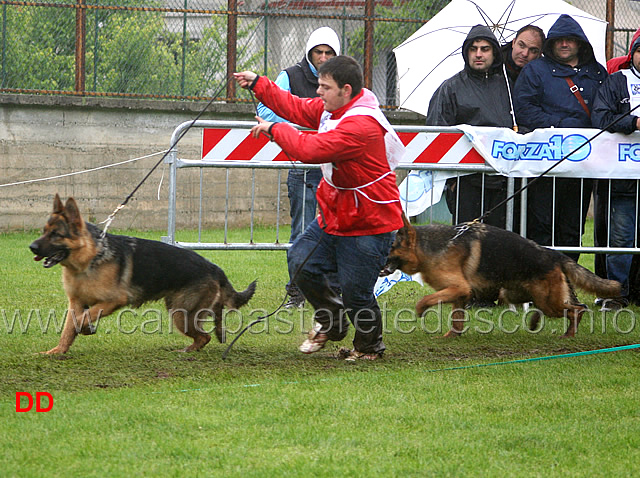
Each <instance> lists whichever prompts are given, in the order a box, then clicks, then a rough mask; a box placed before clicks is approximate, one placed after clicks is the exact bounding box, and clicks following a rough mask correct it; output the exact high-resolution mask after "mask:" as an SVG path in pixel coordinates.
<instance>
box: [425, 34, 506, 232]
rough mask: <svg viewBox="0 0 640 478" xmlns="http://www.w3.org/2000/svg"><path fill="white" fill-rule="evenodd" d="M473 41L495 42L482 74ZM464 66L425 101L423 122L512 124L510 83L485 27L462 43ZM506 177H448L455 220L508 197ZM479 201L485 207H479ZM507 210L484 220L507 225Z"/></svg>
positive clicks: (474, 214)
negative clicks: (472, 54)
mask: <svg viewBox="0 0 640 478" xmlns="http://www.w3.org/2000/svg"><path fill="white" fill-rule="evenodd" d="M476 40H486V41H488V42H489V43H490V44H491V45H492V46H493V55H494V59H493V63H492V64H491V66H490V67H489V70H488V71H486V72H479V71H476V70H474V69H472V68H471V66H470V65H469V54H468V52H469V48H470V47H471V45H472V44H473V42H474V41H476ZM462 57H463V58H464V69H463V70H461V71H460V72H459V73H456V74H455V75H453V76H452V77H451V78H449V79H448V80H445V81H444V82H443V83H442V84H441V85H440V86H439V87H438V89H437V90H436V91H435V93H434V94H433V96H432V97H431V101H430V102H429V111H428V112H427V120H426V124H427V126H455V125H459V124H468V125H473V126H495V127H505V128H511V127H513V126H514V121H513V115H512V113H511V101H510V99H509V89H510V88H509V87H508V86H507V82H508V81H510V80H508V79H506V78H505V76H504V73H503V57H502V52H501V50H500V44H499V43H498V41H497V40H496V37H495V36H494V34H493V33H492V32H491V30H490V29H489V28H488V27H486V26H484V25H476V26H474V27H473V28H472V29H471V31H470V32H469V34H468V35H467V38H466V39H465V40H464V43H463V44H462ZM506 187H507V180H506V178H505V177H504V176H499V175H493V176H491V175H485V176H484V177H483V175H482V174H480V173H475V174H470V175H467V176H462V177H461V178H460V179H457V178H451V179H449V180H447V185H446V191H445V193H446V199H447V205H448V207H449V211H450V212H451V214H452V215H453V222H454V223H458V222H466V221H471V220H473V219H475V218H477V217H479V216H480V215H482V213H484V212H486V211H487V210H489V209H491V208H492V207H493V206H494V205H497V204H498V203H499V202H501V201H502V200H503V199H504V198H506ZM481 205H483V206H484V209H483V210H481ZM505 215H506V208H505V207H504V206H503V207H502V208H500V209H498V210H496V211H494V212H493V213H492V214H491V215H489V216H488V217H487V219H486V220H485V222H487V223H488V224H491V225H494V226H497V227H502V228H504V227H505Z"/></svg>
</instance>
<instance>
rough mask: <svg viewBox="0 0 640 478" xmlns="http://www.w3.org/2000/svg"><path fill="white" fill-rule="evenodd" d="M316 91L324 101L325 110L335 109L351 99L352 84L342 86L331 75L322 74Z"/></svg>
mask: <svg viewBox="0 0 640 478" xmlns="http://www.w3.org/2000/svg"><path fill="white" fill-rule="evenodd" d="M316 92H317V93H318V96H319V97H320V98H321V99H322V101H323V102H324V109H325V111H329V112H331V111H335V110H337V109H338V108H341V107H343V106H344V105H346V104H347V103H348V102H349V101H351V87H350V85H344V86H343V87H342V88H340V87H338V83H336V81H335V80H334V79H333V78H332V77H331V76H329V75H320V77H319V78H318V90H317V91H316Z"/></svg>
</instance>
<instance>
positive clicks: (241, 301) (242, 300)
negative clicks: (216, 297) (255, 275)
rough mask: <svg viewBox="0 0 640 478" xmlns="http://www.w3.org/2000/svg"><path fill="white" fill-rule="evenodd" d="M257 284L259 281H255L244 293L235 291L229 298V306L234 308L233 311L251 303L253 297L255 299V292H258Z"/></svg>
mask: <svg viewBox="0 0 640 478" xmlns="http://www.w3.org/2000/svg"><path fill="white" fill-rule="evenodd" d="M257 282H258V281H255V280H254V281H253V282H252V283H251V284H249V286H248V287H247V288H246V289H245V290H243V291H242V292H236V291H233V293H232V294H231V295H230V297H229V303H227V306H228V307H230V308H232V309H239V308H240V307H242V306H243V305H245V304H246V303H247V302H249V300H250V299H251V297H253V294H255V292H256V283H257Z"/></svg>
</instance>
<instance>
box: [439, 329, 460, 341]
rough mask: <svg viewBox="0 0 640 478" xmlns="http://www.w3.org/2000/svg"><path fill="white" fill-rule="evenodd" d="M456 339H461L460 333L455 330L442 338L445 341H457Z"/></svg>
mask: <svg viewBox="0 0 640 478" xmlns="http://www.w3.org/2000/svg"><path fill="white" fill-rule="evenodd" d="M456 337H460V332H456V331H455V330H450V331H449V332H447V333H446V334H444V335H443V336H442V338H443V339H452V338H453V339H455V338H456Z"/></svg>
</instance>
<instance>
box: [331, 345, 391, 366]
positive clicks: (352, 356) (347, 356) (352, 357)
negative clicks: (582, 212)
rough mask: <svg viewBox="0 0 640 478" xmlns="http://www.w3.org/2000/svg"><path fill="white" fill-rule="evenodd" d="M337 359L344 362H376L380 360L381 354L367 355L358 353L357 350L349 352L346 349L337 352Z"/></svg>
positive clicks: (349, 350)
mask: <svg viewBox="0 0 640 478" xmlns="http://www.w3.org/2000/svg"><path fill="white" fill-rule="evenodd" d="M338 357H340V358H341V359H344V361H345V362H356V361H359V360H378V359H379V358H382V353H375V352H374V353H369V354H365V353H363V352H358V351H357V350H351V349H348V348H346V347H342V348H340V350H338Z"/></svg>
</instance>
